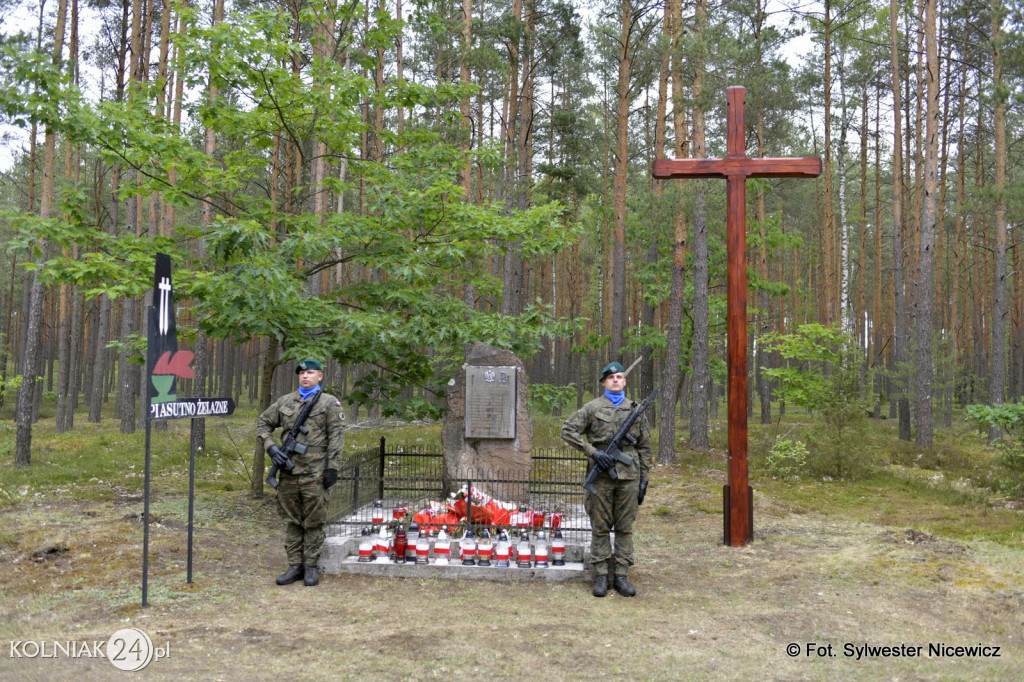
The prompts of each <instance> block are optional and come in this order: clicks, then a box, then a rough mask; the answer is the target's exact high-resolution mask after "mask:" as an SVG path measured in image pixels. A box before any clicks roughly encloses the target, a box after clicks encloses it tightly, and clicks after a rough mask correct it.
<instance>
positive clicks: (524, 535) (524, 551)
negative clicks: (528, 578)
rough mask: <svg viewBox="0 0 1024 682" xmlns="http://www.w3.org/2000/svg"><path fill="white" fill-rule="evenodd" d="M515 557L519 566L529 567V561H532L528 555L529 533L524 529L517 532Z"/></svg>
mask: <svg viewBox="0 0 1024 682" xmlns="http://www.w3.org/2000/svg"><path fill="white" fill-rule="evenodd" d="M516 557H517V559H516V566H518V567H519V568H530V562H531V561H532V558H531V556H530V534H529V533H528V532H527V531H526V530H525V529H524V530H522V531H520V533H519V543H518V544H517V545H516Z"/></svg>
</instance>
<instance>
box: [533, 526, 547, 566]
mask: <svg viewBox="0 0 1024 682" xmlns="http://www.w3.org/2000/svg"><path fill="white" fill-rule="evenodd" d="M533 558H534V559H535V561H534V564H533V565H534V567H535V568H547V567H548V534H547V531H543V530H542V531H540V532H539V533H537V541H536V542H535V543H534V546H533Z"/></svg>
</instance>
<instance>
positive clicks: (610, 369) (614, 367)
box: [601, 362, 626, 381]
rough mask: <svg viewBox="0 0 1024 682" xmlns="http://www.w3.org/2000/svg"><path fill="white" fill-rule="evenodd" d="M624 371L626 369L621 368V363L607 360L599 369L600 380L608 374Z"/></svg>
mask: <svg viewBox="0 0 1024 682" xmlns="http://www.w3.org/2000/svg"><path fill="white" fill-rule="evenodd" d="M624 371H626V370H624V369H622V365H620V364H619V363H617V362H609V363H608V364H607V365H605V366H604V369H602V370H601V381H604V378H605V377H606V376H608V375H609V374H618V373H619V372H624Z"/></svg>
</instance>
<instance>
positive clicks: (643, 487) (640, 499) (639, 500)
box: [636, 481, 647, 507]
mask: <svg viewBox="0 0 1024 682" xmlns="http://www.w3.org/2000/svg"><path fill="white" fill-rule="evenodd" d="M645 497H647V481H640V492H638V493H637V495H636V506H638V507H639V506H640V505H641V504H643V503H644V498H645Z"/></svg>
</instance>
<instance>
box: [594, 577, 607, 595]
mask: <svg viewBox="0 0 1024 682" xmlns="http://www.w3.org/2000/svg"><path fill="white" fill-rule="evenodd" d="M606 594H608V576H607V575H599V576H597V578H595V579H594V596H595V597H603V596H605V595H606Z"/></svg>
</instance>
